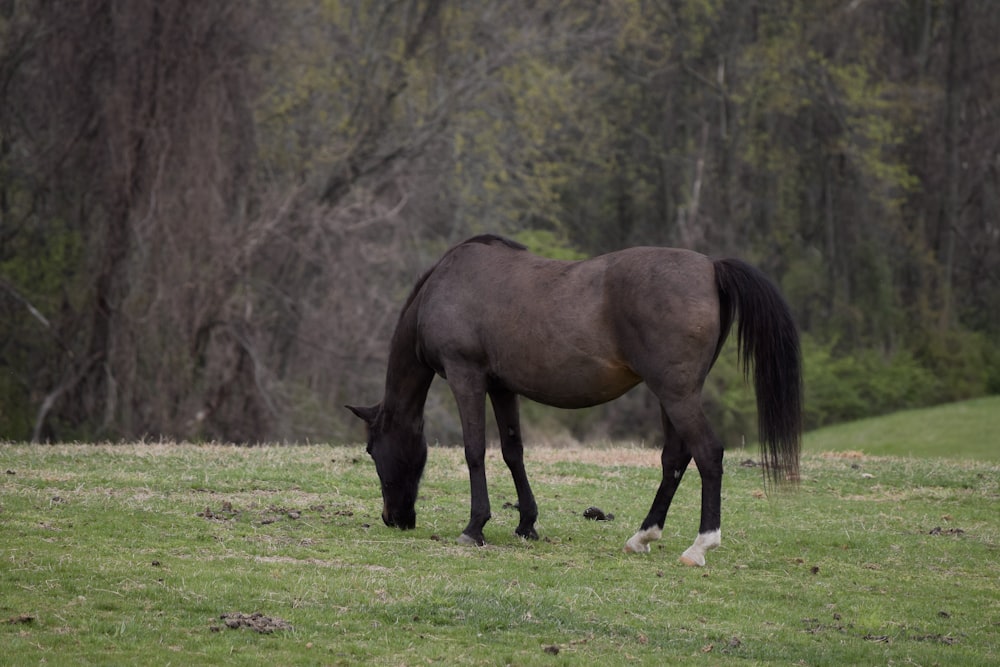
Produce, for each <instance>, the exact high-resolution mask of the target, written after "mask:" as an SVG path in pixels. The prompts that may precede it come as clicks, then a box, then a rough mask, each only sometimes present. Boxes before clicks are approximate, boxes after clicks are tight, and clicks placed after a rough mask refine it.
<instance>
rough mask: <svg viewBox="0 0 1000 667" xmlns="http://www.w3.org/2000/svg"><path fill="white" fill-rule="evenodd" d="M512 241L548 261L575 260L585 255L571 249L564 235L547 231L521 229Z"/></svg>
mask: <svg viewBox="0 0 1000 667" xmlns="http://www.w3.org/2000/svg"><path fill="white" fill-rule="evenodd" d="M513 238H514V240H516V241H518V242H520V243H523V244H524V245H526V246H527V247H528V250H530V251H531V252H533V253H535V254H536V255H541V256H542V257H548V258H549V259H562V260H576V259H584V258H585V257H586V255H585V254H584V253H582V252H580V251H579V250H577V249H576V248H574V247H573V245H572V243H570V241H569V239H568V238H566V236H565V235H559V234H557V233H555V232H552V231H549V230H547V229H522V230H521V231H519V232H517V233H516V234H514V235H513Z"/></svg>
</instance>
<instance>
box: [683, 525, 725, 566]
mask: <svg viewBox="0 0 1000 667" xmlns="http://www.w3.org/2000/svg"><path fill="white" fill-rule="evenodd" d="M720 544H722V532H721V531H718V530H713V531H712V532H710V533H702V534H700V535H698V537H697V538H696V539H695V541H694V544H692V545H691V546H689V547H688V548H687V550H685V551H684V553H682V554H681V562H682V563H684V564H685V565H688V566H691V567H705V552H707V551H711V550H712V549H714V548H716V547H717V546H719V545H720Z"/></svg>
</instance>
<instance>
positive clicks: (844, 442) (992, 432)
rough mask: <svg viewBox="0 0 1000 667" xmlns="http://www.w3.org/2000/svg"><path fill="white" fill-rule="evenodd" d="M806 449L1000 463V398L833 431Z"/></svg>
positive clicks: (810, 437) (814, 437)
mask: <svg viewBox="0 0 1000 667" xmlns="http://www.w3.org/2000/svg"><path fill="white" fill-rule="evenodd" d="M805 449H806V450H807V451H846V450H854V451H861V452H864V453H866V454H877V455H882V456H916V457H938V458H960V459H975V460H980V461H994V462H1000V396H990V397H987V398H979V399H975V400H971V401H964V402H962V403H950V404H948V405H940V406H937V407H934V408H926V409H921V410H906V411H903V412H896V413H893V414H891V415H886V416H884V417H873V418H871V419H862V420H859V421H855V422H850V423H847V424H838V425H836V426H830V427H828V428H823V429H819V430H817V431H813V432H811V433H809V434H807V435H806V438H805Z"/></svg>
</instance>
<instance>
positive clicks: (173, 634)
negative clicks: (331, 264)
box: [0, 428, 1000, 665]
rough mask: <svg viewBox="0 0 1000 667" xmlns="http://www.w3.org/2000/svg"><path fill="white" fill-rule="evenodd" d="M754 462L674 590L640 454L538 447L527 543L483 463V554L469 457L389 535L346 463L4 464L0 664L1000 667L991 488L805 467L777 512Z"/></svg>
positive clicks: (345, 450)
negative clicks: (714, 534) (710, 544)
mask: <svg viewBox="0 0 1000 667" xmlns="http://www.w3.org/2000/svg"><path fill="white" fill-rule="evenodd" d="M995 432H996V430H995V428H994V430H993V431H992V433H995ZM873 449H874V448H871V447H869V448H866V452H868V453H869V454H870V453H871V452H872V451H873ZM755 457H756V452H755V451H750V450H747V451H742V450H733V451H729V452H728V453H727V455H726V461H725V478H724V484H725V486H724V490H723V495H724V505H723V507H724V511H723V527H722V535H723V542H722V547H721V548H719V549H717V550H715V551H713V552H711V553H709V554H708V564H707V566H706V567H705V568H688V567H684V566H682V565H680V564H679V563H678V561H677V558H678V556H679V555H680V553H681V551H683V550H684V548H685V547H687V546H688V545H689V544H690V542H691V540H692V539H693V537H694V536H695V533H696V529H697V522H698V513H699V505H698V503H699V497H700V484H699V481H698V477H697V475H689V476H688V477H687V478H686V480H685V483H684V484H682V485H681V487H680V490H679V491H678V494H677V497H676V499H675V502H674V506H673V507H672V509H671V513H670V515H669V516H668V518H667V524H666V526H665V529H664V535H663V540H662V541H660V542H658V543H655V544H654V545H653V551H652V553H650V554H645V555H626V554H624V553H622V546H623V544H624V542H625V540H626V539H627V538H628V537H629V536H630V535H632V533H633V532H634V531H635V530H636V528H637V527H638V524H639V522H640V521H641V520H642V518H643V517H644V516H645V513H646V511H647V510H648V509H649V507H648V503H649V501H650V499H651V497H652V493H653V492H654V491H655V489H656V485H657V484H658V482H659V475H660V471H659V467H658V466H659V461H658V452H656V451H654V450H650V449H641V448H635V447H607V448H600V449H581V448H551V447H549V448H546V447H531V446H530V445H529V446H528V448H527V450H526V462H527V467H528V474H529V476H530V477H531V480H532V483H533V485H534V488H535V492H536V496H537V498H538V503H539V508H540V517H539V522H538V531H539V534H540V536H541V540H539V541H537V542H525V541H522V540H521V539H519V538H517V537H515V536H514V535H513V530H514V528H515V527H516V526H517V521H518V515H517V512H516V510H514V509H513V508H512V507H511V505H510V504H509V503H513V502H514V488H513V484H512V483H511V481H510V478H509V475H508V473H507V470H506V468H505V466H504V465H503V462H502V460H501V458H500V453H499V450H498V449H497V448H495V447H491V448H490V450H489V452H488V464H487V468H488V476H489V481H490V491H491V500H492V505H493V519H492V520H491V521H490V522H489V523H488V524H487V525H486V529H485V536H486V540H487V543H488V546H486V547H483V548H479V547H467V546H459V545H457V544H456V543H455V538H456V537H457V536H458V534H459V532H460V531H461V530H462V527H463V526H464V525H465V521H466V519H467V518H468V503H469V497H468V478H467V473H466V471H465V469H464V464H463V460H462V454H461V451H460V450H459V449H446V448H432V449H431V452H430V457H429V461H428V466H427V470H426V473H425V477H424V483H423V485H422V487H421V493H420V499H419V502H418V504H417V512H418V514H417V527H416V529H415V530H412V531H407V532H400V531H397V530H391V529H388V528H386V527H385V526H383V525H382V522H381V520H380V517H379V512H380V510H381V497H380V494H379V489H378V484H377V478H376V474H375V470H374V466H373V464H372V463H371V460H370V459H369V458H368V457H367V456H366V455H365V452H364V448H363V446H360V445H359V446H323V445H310V446H295V447H280V446H268V447H254V448H238V447H231V446H222V445H196V444H173V443H137V444H122V445H100V446H93V445H53V446H37V445H36V446H29V445H22V444H2V445H0V645H2V646H3V649H2V654H0V663H2V664H10V665H28V664H39V663H42V662H44V663H46V664H49V665H59V664H74V665H87V664H100V665H114V664H122V665H124V664H149V665H167V664H185V665H198V664H204V665H209V664H212V665H215V664H248V665H249V664H253V665H257V664H272V665H299V664H316V665H352V664H379V665H382V664H384V665H425V664H448V665H453V664H458V665H506V664H511V665H579V664H601V665H616V664H627V663H636V662H638V663H640V664H647V663H648V664H687V665H719V664H740V665H755V664H767V663H780V664H801V665H843V664H917V665H934V664H940V665H950V664H963V665H993V664H997V663H998V662H1000V466H998V465H997V464H996V463H995V462H977V461H970V460H958V459H937V458H896V457H879V456H870V455H868V454H861V453H858V452H850V451H847V452H840V453H829V452H819V453H808V454H806V455H805V457H804V460H803V465H802V483H801V486H800V488H799V489H798V490H797V491H783V490H777V491H769V493H767V494H765V492H764V491H765V490H764V486H763V483H762V479H761V471H760V468H758V467H753V466H752V465H751V463H750V462H748V461H747V460H748V459H753V458H755ZM590 506H597V507H599V508H601V509H602V510H603V511H604V512H606V513H613V514H614V519H613V520H611V521H593V520H588V519H586V518H584V516H583V512H584V510H585V509H587V508H588V507H590ZM254 614H257V616H254ZM223 615H227V616H226V617H225V618H223Z"/></svg>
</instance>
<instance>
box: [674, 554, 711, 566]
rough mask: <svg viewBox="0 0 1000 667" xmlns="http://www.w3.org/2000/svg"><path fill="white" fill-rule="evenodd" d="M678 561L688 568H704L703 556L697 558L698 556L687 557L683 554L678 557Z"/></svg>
mask: <svg viewBox="0 0 1000 667" xmlns="http://www.w3.org/2000/svg"><path fill="white" fill-rule="evenodd" d="M680 561H681V563H682V564H684V565H687V566H688V567H705V557H704V556H700V557H698V556H688V555H687V554H683V555H682V556H681V557H680Z"/></svg>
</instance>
